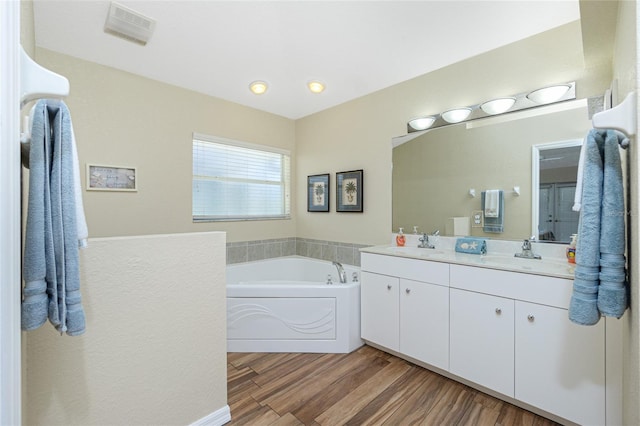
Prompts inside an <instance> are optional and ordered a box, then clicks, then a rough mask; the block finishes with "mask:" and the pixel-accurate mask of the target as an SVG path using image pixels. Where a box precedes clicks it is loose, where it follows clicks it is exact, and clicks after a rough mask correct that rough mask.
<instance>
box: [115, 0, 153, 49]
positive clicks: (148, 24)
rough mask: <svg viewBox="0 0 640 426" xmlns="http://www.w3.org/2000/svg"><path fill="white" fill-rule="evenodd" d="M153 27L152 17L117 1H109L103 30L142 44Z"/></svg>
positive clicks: (148, 36)
mask: <svg viewBox="0 0 640 426" xmlns="http://www.w3.org/2000/svg"><path fill="white" fill-rule="evenodd" d="M155 27H156V21H155V20H154V19H151V18H149V17H148V16H144V15H142V14H141V13H138V12H136V11H134V10H131V9H129V8H128V7H125V6H123V5H121V4H119V3H116V2H111V7H110V8H109V14H108V15H107V22H105V24H104V31H105V32H107V33H109V34H113V35H116V36H119V37H123V38H125V39H127V40H129V41H133V42H136V43H140V44H142V45H143V46H144V45H145V44H147V41H149V39H150V38H151V34H152V33H153V30H154V28H155Z"/></svg>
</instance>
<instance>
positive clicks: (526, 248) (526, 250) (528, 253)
mask: <svg viewBox="0 0 640 426" xmlns="http://www.w3.org/2000/svg"><path fill="white" fill-rule="evenodd" d="M535 240H536V237H535V235H533V236H531V238H529V239H526V240H524V242H523V243H522V251H521V252H520V253H516V254H514V256H515V257H521V258H524V259H542V256H540V255H539V254H535V253H534V252H533V250H532V248H531V241H535Z"/></svg>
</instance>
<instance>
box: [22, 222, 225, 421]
mask: <svg viewBox="0 0 640 426" xmlns="http://www.w3.org/2000/svg"><path fill="white" fill-rule="evenodd" d="M224 253H225V236H224V233H221V232H213V233H186V234H176V235H155V236H144V237H120V238H103V239H91V240H90V241H89V247H88V248H87V249H85V250H82V251H81V252H80V255H81V271H82V272H81V274H82V275H81V280H82V298H83V306H84V309H85V314H86V320H87V329H86V332H85V333H84V334H83V335H81V336H78V337H68V336H60V335H59V334H58V333H57V332H56V330H54V329H53V327H52V326H51V325H50V324H48V323H47V324H45V325H43V326H42V327H41V328H39V329H38V330H36V331H33V332H30V333H29V339H28V341H27V356H26V358H27V369H26V372H27V374H26V382H27V385H28V393H27V400H26V402H25V406H26V410H25V413H24V415H23V416H24V417H23V422H24V424H28V425H107V424H108V425H117V424H121V425H125V424H127V425H142V424H156V425H160V424H173V425H178V424H181V425H187V424H191V423H193V422H195V421H197V420H199V419H201V418H203V417H205V416H207V415H209V414H211V413H214V412H216V411H217V410H220V409H224V407H225V406H226V405H227V393H226V344H225V342H226V314H225V312H226V298H225V294H226V293H225V292H226V290H225V266H226V265H225V262H224Z"/></svg>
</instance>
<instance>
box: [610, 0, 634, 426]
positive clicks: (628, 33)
mask: <svg viewBox="0 0 640 426" xmlns="http://www.w3.org/2000/svg"><path fill="white" fill-rule="evenodd" d="M638 19H640V16H639V15H638V10H637V4H636V2H632V1H621V2H619V9H618V23H617V33H616V42H615V49H614V57H613V72H614V77H615V78H616V79H617V80H618V89H619V99H618V100H619V101H622V100H623V99H624V97H625V96H626V95H627V93H629V92H631V91H636V92H637V90H638V87H640V84H639V83H638V75H637V68H638V65H639V62H638V61H639V58H640V55H638V50H637V49H638V44H637V39H638V37H637V34H638ZM638 111H640V109H638ZM638 122H639V123H640V121H638ZM634 139H635V140H632V141H631V144H630V145H629V150H628V152H627V153H626V160H627V161H626V164H627V167H628V169H627V171H628V172H629V174H630V179H629V183H630V185H631V191H630V199H629V200H628V202H629V208H630V210H631V212H632V214H631V216H630V220H629V221H628V226H629V227H630V229H629V231H628V234H629V235H630V236H631V244H630V247H629V252H628V253H627V255H628V259H629V278H630V287H631V298H630V302H631V309H629V310H628V311H627V313H626V314H625V318H624V319H625V320H626V321H625V330H624V340H623V341H624V348H623V354H624V355H625V358H624V363H623V365H624V392H623V398H624V400H623V411H624V424H625V425H637V424H640V403H639V402H638V401H640V315H639V312H640V293H639V291H638V286H640V277H639V272H640V261H639V260H638V259H639V258H638V253H640V245H639V244H638V243H639V231H638V230H639V229H640V222H639V220H638V214H637V212H638V211H639V209H640V197H639V188H640V180H639V177H638V165H639V164H640V151H639V150H638V144H637V137H636V138H634ZM623 158H624V157H623ZM634 213H635V214H634Z"/></svg>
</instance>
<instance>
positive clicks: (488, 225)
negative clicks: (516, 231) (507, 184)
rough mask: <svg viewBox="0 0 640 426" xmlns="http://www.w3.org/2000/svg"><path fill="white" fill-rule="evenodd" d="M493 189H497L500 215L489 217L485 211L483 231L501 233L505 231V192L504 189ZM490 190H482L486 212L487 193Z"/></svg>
mask: <svg viewBox="0 0 640 426" xmlns="http://www.w3.org/2000/svg"><path fill="white" fill-rule="evenodd" d="M491 191H497V201H498V204H497V209H496V210H497V211H498V216H495V217H487V216H486V213H485V217H484V226H483V228H482V229H483V231H484V232H489V233H496V234H498V233H501V232H504V192H503V191H502V190H499V189H496V190H491ZM488 192H490V191H482V194H481V195H482V196H481V203H482V210H483V211H485V212H486V205H487V193H488Z"/></svg>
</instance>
